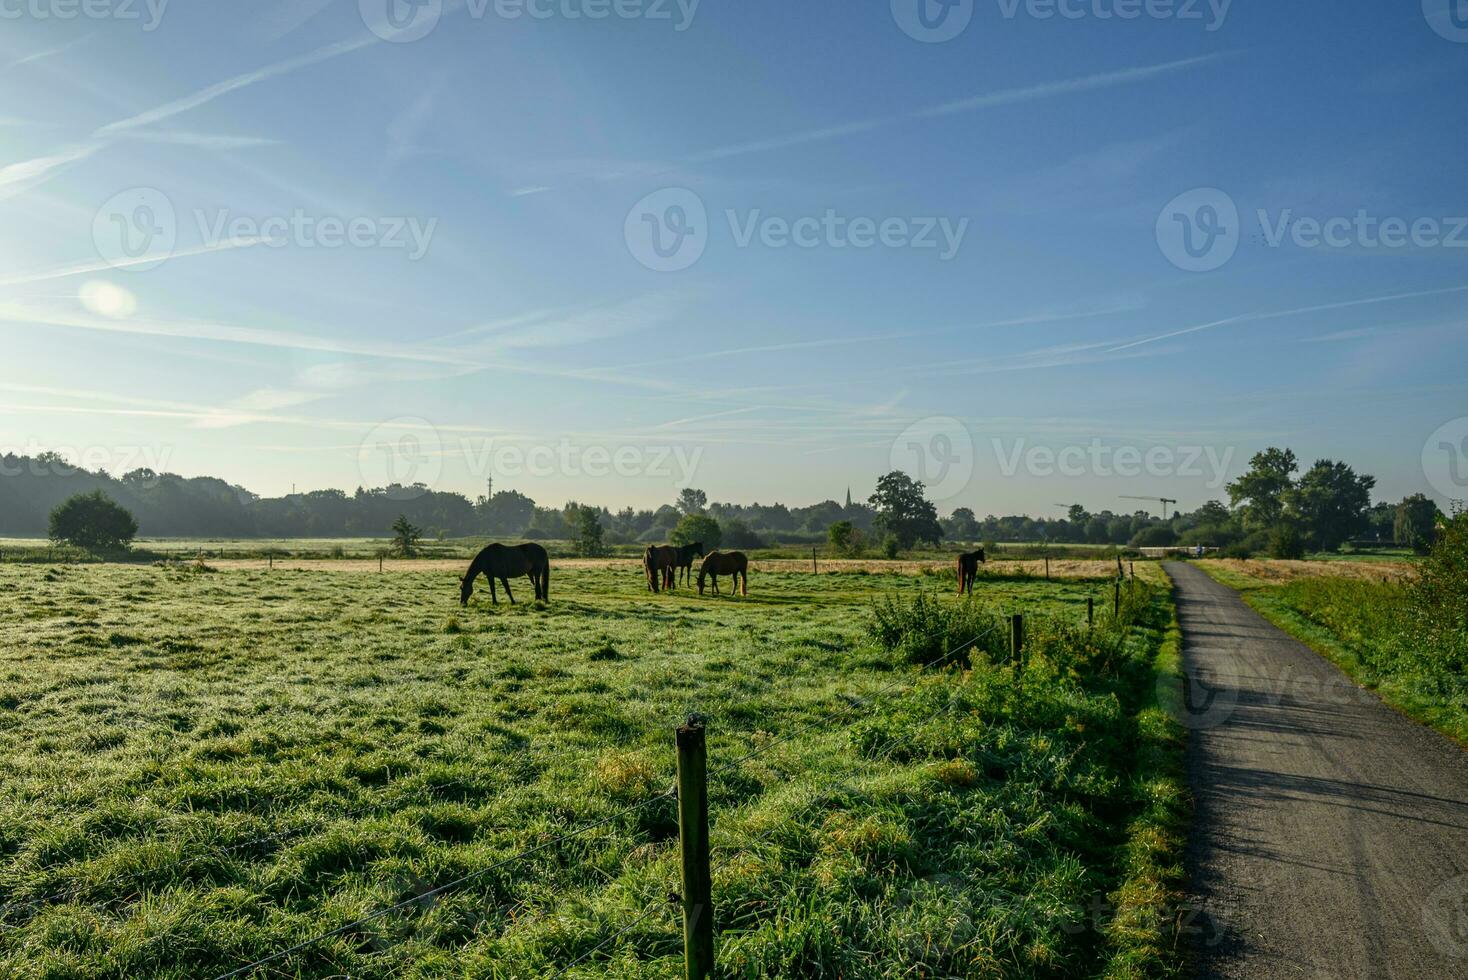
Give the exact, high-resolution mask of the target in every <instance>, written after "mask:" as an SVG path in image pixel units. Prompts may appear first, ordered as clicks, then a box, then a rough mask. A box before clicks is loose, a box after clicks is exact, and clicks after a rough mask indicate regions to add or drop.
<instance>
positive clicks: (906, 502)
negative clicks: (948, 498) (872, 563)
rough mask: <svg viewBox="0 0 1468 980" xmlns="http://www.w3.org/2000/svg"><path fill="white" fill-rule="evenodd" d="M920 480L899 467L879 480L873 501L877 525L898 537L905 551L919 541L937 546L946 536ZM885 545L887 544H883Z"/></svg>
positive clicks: (898, 545)
mask: <svg viewBox="0 0 1468 980" xmlns="http://www.w3.org/2000/svg"><path fill="white" fill-rule="evenodd" d="M923 490H924V487H923V485H922V483H921V482H919V481H917V480H914V479H913V478H912V477H910V476H908V475H907V474H906V473H903V472H902V471H900V470H893V471H892V472H891V473H888V474H887V475H886V476H884V477H882V478H881V479H880V480H878V481H877V490H876V492H875V493H873V494H872V496H871V498H870V503H871V505H872V507H873V509H875V510H876V512H877V519H876V522H875V525H874V526H875V527H876V528H877V529H878V530H880V531H882V532H883V533H885V534H888V535H891V536H892V537H893V538H895V539H896V540H897V547H898V548H899V549H901V550H903V551H906V550H907V549H909V548H911V547H912V546H913V545H914V544H916V543H917V542H919V541H927V542H931V543H932V544H934V545H936V544H937V543H938V542H939V541H941V540H942V539H943V528H942V526H941V525H940V524H939V523H938V508H936V507H934V506H933V503H932V501H930V500H928V498H927V497H926V496H924V494H923ZM884 547H885V545H884Z"/></svg>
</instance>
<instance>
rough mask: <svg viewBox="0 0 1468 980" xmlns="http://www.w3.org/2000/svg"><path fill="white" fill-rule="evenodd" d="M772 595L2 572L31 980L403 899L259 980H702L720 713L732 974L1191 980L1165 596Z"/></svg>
mask: <svg viewBox="0 0 1468 980" xmlns="http://www.w3.org/2000/svg"><path fill="white" fill-rule="evenodd" d="M751 584H752V587H753V591H752V593H751V595H750V596H749V598H748V599H738V600H733V599H724V600H713V599H705V600H699V599H697V598H696V597H693V596H691V595H689V594H688V593H686V592H682V593H679V592H675V593H672V594H666V593H665V594H662V595H657V596H654V595H650V594H647V593H645V592H644V591H643V589H642V588H641V582H640V579H638V578H637V577H636V576H635V575H631V576H629V574H628V573H627V572H626V571H624V570H620V569H610V568H595V567H578V568H575V569H574V570H572V571H570V572H567V573H565V574H563V575H562V576H561V577H560V578H559V579H558V580H557V583H556V586H555V587H554V588H553V592H552V598H553V602H552V603H551V604H550V605H548V606H540V605H537V604H524V603H522V604H521V605H519V606H516V607H514V608H510V607H508V606H501V607H498V608H492V607H490V606H488V605H486V604H483V603H481V602H480V601H478V600H476V601H475V602H474V603H473V604H471V606H470V607H469V609H468V610H460V609H459V608H458V607H457V603H456V601H455V600H456V597H457V594H458V585H457V579H456V578H455V577H454V575H453V574H452V573H450V572H447V571H444V572H440V571H434V570H422V571H412V570H407V571H403V570H399V571H388V572H386V573H384V574H382V575H376V574H372V575H368V574H343V573H338V572H331V571H310V572H308V571H283V570H276V571H273V572H272V571H269V570H266V569H224V570H219V571H212V570H211V566H209V565H207V564H204V563H190V564H187V565H175V564H166V565H161V566H150V565H141V566H139V565H130V566H118V565H112V566H99V565H77V566H64V567H58V566H51V565H24V564H5V565H0V595H3V597H4V601H5V604H6V607H7V609H8V611H9V613H10V615H8V616H7V618H6V619H5V620H4V622H3V624H0V895H3V896H4V900H3V902H0V974H3V975H5V976H14V977H17V978H42V977H45V978H77V980H83V978H85V980H103V978H107V980H123V978H127V980H140V978H148V980H157V978H168V980H183V978H185V977H187V978H190V980H194V978H198V977H205V978H208V977H213V976H217V975H219V974H222V973H224V972H226V971H228V970H231V969H234V968H235V967H238V966H240V965H243V964H245V963H248V962H250V961H251V960H253V959H256V958H258V957H260V956H263V955H266V954H268V953H270V952H273V951H276V950H281V949H285V948H287V947H289V946H291V945H293V944H295V943H297V942H300V941H302V940H304V939H308V938H311V937H313V936H315V935H317V934H319V933H322V932H326V931H329V930H332V929H335V928H338V927H341V926H343V925H345V924H347V923H349V922H351V921H352V920H354V919H357V918H359V917H361V916H364V915H366V914H369V913H371V912H373V911H374V910H378V909H381V908H384V907H386V906H390V905H393V904H396V903H400V902H402V903H406V904H405V905H404V907H403V908H402V909H401V910H399V911H397V912H394V913H393V914H391V915H386V916H382V917H380V918H377V919H374V920H372V921H371V922H368V923H365V924H362V925H359V926H354V927H352V928H351V929H349V930H347V931H345V932H344V933H343V934H342V935H339V936H336V937H334V938H331V939H328V940H325V941H323V942H321V943H318V944H315V945H313V946H311V947H309V948H308V949H306V950H304V951H302V952H300V953H296V954H292V955H291V956H290V957H287V958H285V959H283V960H280V961H277V962H275V963H272V964H271V965H270V966H269V967H264V968H261V969H259V970H257V971H256V972H255V973H254V974H252V976H254V977H256V978H264V977H275V976H292V977H298V978H306V977H311V978H326V977H340V976H344V975H350V976H352V977H356V978H366V980H370V978H387V977H411V978H427V977H457V976H465V975H472V976H481V975H482V976H490V975H493V976H501V977H527V978H528V977H546V976H553V975H555V974H556V971H557V970H558V969H560V968H563V967H571V970H570V972H569V974H568V975H570V976H573V977H608V976H617V977H658V978H672V977H676V976H679V975H681V941H680V933H679V927H678V925H677V923H676V922H675V920H674V910H673V908H672V906H671V905H670V904H669V903H668V901H667V895H668V894H669V892H670V891H671V890H673V889H674V888H675V887H676V882H677V869H678V857H677V846H676V824H675V822H674V812H673V806H672V803H671V801H670V800H668V799H667V798H666V795H665V791H666V789H667V787H668V786H669V785H670V783H671V781H672V769H673V753H672V749H671V734H672V728H673V726H674V725H676V724H677V723H678V722H679V721H681V720H682V719H683V718H685V717H687V716H688V715H689V714H692V713H699V714H701V715H703V716H705V717H706V718H707V720H708V725H709V733H710V766H711V768H712V769H713V774H712V776H711V814H712V820H713V858H714V883H715V901H716V906H717V909H718V915H719V919H718V933H719V949H720V953H719V957H720V963H721V971H722V974H723V975H725V976H730V977H751V978H753V977H790V978H795V977H801V978H806V977H830V978H835V977H843V978H851V977H899V976H901V977H908V976H914V975H923V976H928V977H1016V976H1019V977H1025V976H1028V977H1075V976H1107V977H1152V976H1167V975H1172V974H1173V973H1175V972H1176V970H1177V969H1178V966H1179V964H1178V963H1177V961H1176V957H1177V955H1178V954H1177V950H1178V949H1181V948H1185V947H1186V945H1187V944H1186V943H1180V942H1179V941H1178V937H1177V936H1176V934H1175V930H1176V929H1177V927H1178V926H1177V924H1178V919H1177V916H1176V907H1175V905H1176V901H1177V888H1178V882H1179V880H1180V875H1181V869H1180V855H1181V840H1182V830H1183V820H1184V818H1185V815H1186V807H1185V800H1184V790H1183V782H1182V778H1181V775H1180V763H1181V741H1180V739H1179V730H1178V728H1177V726H1176V725H1175V724H1174V723H1173V722H1172V721H1171V720H1170V719H1169V717H1168V715H1167V714H1166V713H1165V712H1164V711H1163V710H1162V707H1161V706H1159V704H1158V703H1157V695H1158V692H1159V690H1163V691H1165V690H1166V689H1167V685H1166V684H1159V683H1158V677H1159V675H1158V673H1157V672H1158V671H1159V670H1161V671H1163V672H1164V673H1166V672H1169V671H1171V670H1173V669H1174V668H1175V656H1176V638H1175V633H1174V632H1173V631H1172V628H1171V623H1172V616H1171V609H1170V603H1169V600H1168V597H1167V593H1166V592H1165V591H1164V590H1163V589H1161V588H1155V587H1152V586H1150V585H1148V584H1147V582H1146V581H1145V580H1139V581H1137V582H1136V584H1135V585H1130V586H1128V587H1127V588H1125V589H1123V591H1122V596H1123V603H1122V607H1121V612H1120V615H1119V616H1113V615H1112V614H1111V608H1110V605H1111V604H1110V599H1111V583H1110V581H1107V580H1067V581H1051V582H1047V581H1044V580H1043V579H1040V578H1033V577H1022V576H1012V577H1007V578H998V577H995V578H990V579H987V580H984V581H981V583H980V593H981V594H980V595H978V596H976V597H975V599H973V600H971V601H970V602H967V603H964V602H960V601H959V600H957V599H955V598H954V597H953V596H951V595H948V594H946V593H947V591H948V590H949V589H950V588H951V584H950V583H948V582H947V581H946V580H944V579H942V578H935V577H932V576H925V575H911V574H885V575H883V574H874V575H856V574H842V575H811V574H796V573H767V574H762V575H757V576H754V577H752V583H751ZM940 591H941V592H942V593H945V594H941V595H940V594H937V593H938V592H940ZM1087 598H1091V599H1094V600H1095V601H1096V608H1097V613H1098V619H1097V622H1096V625H1095V627H1094V628H1087V626H1086V600H1087ZM874 605H875V606H876V607H877V609H878V612H876V613H873V612H872V611H871V610H872V609H873V606H874ZM1013 612H1023V613H1024V614H1025V615H1026V631H1027V634H1028V643H1027V656H1025V657H1024V658H1023V661H1022V662H1021V663H1019V664H1015V663H1012V662H1011V658H1010V656H1009V650H1008V637H1007V634H1006V632H1005V631H1004V629H1002V628H999V629H995V627H1003V626H1006V625H1007V624H1005V623H1004V622H1003V620H1002V618H1001V617H1003V616H1005V615H1007V614H1009V613H1013ZM988 630H993V631H992V632H985V631H988ZM975 631H977V632H978V633H979V634H980V636H979V639H978V640H977V642H973V643H970V642H969V641H971V640H974V632H975ZM954 647H964V650H963V651H962V654H961V656H955V657H945V656H943V655H944V654H946V653H948V652H949V651H951V650H953V648H954ZM934 651H936V653H935V656H934V657H929V656H928V653H930V652H934ZM935 660H936V661H937V662H935ZM531 848H535V849H536V850H534V851H533V853H531V854H530V855H528V856H527V857H525V858H524V859H522V860H517V861H515V862H513V863H511V864H507V865H504V866H503V867H496V865H498V864H499V862H502V861H506V860H508V859H510V858H512V857H514V856H516V855H518V854H521V853H522V852H524V851H525V850H527V849H531ZM486 869H494V870H486ZM465 875H479V877H475V878H473V880H472V881H470V882H469V883H467V884H465V885H464V886H463V887H460V888H455V889H453V890H451V891H448V892H446V893H444V894H440V895H436V896H433V897H431V898H426V899H421V900H419V899H417V898H415V896H421V895H423V894H424V893H425V892H427V891H430V890H431V889H432V888H433V887H434V886H435V885H438V884H441V883H444V882H448V881H452V880H455V879H457V878H460V877H462V876H465ZM573 964H574V965H573Z"/></svg>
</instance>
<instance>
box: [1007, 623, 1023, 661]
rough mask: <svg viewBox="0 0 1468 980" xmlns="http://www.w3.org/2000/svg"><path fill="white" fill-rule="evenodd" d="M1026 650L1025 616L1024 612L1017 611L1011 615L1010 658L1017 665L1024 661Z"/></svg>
mask: <svg viewBox="0 0 1468 980" xmlns="http://www.w3.org/2000/svg"><path fill="white" fill-rule="evenodd" d="M1024 652H1025V617H1024V614H1023V613H1015V614H1014V615H1013V616H1010V617H1009V659H1010V660H1011V661H1013V662H1014V663H1015V664H1016V665H1021V664H1023V663H1024Z"/></svg>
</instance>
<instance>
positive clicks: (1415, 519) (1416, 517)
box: [1392, 493, 1442, 555]
mask: <svg viewBox="0 0 1468 980" xmlns="http://www.w3.org/2000/svg"><path fill="white" fill-rule="evenodd" d="M1441 517H1442V511H1440V510H1438V509H1437V504H1436V503H1435V502H1433V501H1432V500H1431V499H1429V498H1428V497H1426V496H1425V495H1423V494H1420V493H1414V494H1413V495H1412V496H1410V497H1408V498H1406V499H1405V500H1403V501H1402V502H1401V503H1399V504H1397V507H1396V520H1395V522H1394V523H1393V525H1392V540H1393V541H1395V542H1396V543H1397V544H1398V545H1400V546H1402V547H1403V548H1411V549H1412V550H1413V551H1415V552H1417V553H1418V554H1419V555H1425V554H1427V553H1428V552H1430V551H1431V550H1432V542H1433V540H1434V539H1435V538H1436V537H1437V524H1438V520H1439V519H1440V518H1441Z"/></svg>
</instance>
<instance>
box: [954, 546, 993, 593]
mask: <svg viewBox="0 0 1468 980" xmlns="http://www.w3.org/2000/svg"><path fill="white" fill-rule="evenodd" d="M985 560H986V559H985V558H984V549H983V548H980V549H979V550H978V551H970V552H967V553H965V554H962V555H959V556H958V594H959V595H963V594H964V593H965V592H967V593H968V594H969V595H973V594H974V579H976V578H978V577H979V566H980V565H982V564H984V562H985Z"/></svg>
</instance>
